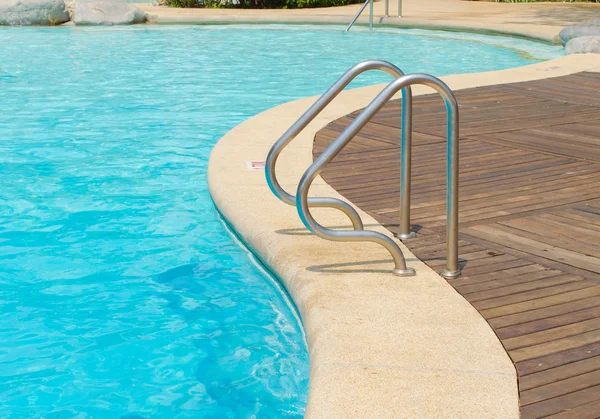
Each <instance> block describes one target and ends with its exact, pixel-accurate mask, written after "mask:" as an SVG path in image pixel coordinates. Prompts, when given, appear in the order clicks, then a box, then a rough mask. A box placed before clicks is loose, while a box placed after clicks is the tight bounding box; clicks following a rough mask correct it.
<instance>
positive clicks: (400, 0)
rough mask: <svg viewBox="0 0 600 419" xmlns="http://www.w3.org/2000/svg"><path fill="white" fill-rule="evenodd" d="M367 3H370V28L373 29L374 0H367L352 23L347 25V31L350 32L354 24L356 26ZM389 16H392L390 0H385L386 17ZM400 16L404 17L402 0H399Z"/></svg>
mask: <svg viewBox="0 0 600 419" xmlns="http://www.w3.org/2000/svg"><path fill="white" fill-rule="evenodd" d="M367 5H369V30H370V31H372V30H373V0H365V2H364V3H363V5H362V6H360V9H358V12H357V13H356V15H355V16H354V18H353V19H352V21H351V22H350V24H349V25H348V26H347V27H346V31H345V32H348V31H349V30H350V28H352V26H354V24H355V23H356V21H357V20H358V18H359V17H360V15H362V12H364V11H365V9H366V8H367ZM389 16H390V0H385V17H389ZM398 17H402V0H398Z"/></svg>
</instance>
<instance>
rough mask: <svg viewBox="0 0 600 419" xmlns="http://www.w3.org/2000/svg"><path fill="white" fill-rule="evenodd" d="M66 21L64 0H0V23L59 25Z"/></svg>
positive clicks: (67, 19) (67, 14) (67, 17)
mask: <svg viewBox="0 0 600 419" xmlns="http://www.w3.org/2000/svg"><path fill="white" fill-rule="evenodd" d="M68 21H69V13H68V12H67V7H66V6H65V2H64V0H0V25H23V26H24V25H60V24H61V23H65V22H68Z"/></svg>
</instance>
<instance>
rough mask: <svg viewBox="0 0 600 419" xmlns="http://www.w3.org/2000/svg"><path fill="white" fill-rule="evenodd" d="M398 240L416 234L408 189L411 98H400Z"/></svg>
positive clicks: (409, 181) (410, 153) (409, 176)
mask: <svg viewBox="0 0 600 419" xmlns="http://www.w3.org/2000/svg"><path fill="white" fill-rule="evenodd" d="M400 150H401V154H400V231H399V233H398V234H396V237H397V238H399V239H400V240H407V239H412V238H414V237H416V236H417V234H416V233H415V232H414V231H410V190H411V182H412V100H409V101H406V100H405V99H404V97H403V98H402V133H401V136H400Z"/></svg>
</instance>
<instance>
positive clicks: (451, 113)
mask: <svg viewBox="0 0 600 419" xmlns="http://www.w3.org/2000/svg"><path fill="white" fill-rule="evenodd" d="M415 84H422V85H425V86H428V87H431V88H433V89H434V90H436V91H437V92H438V93H439V94H440V96H442V98H443V99H444V102H445V104H446V110H447V113H448V161H447V176H448V185H447V187H448V191H447V198H448V207H447V217H448V219H447V222H448V225H447V229H446V240H447V245H446V246H447V248H446V258H447V260H446V269H445V270H444V272H443V273H442V275H443V276H444V277H445V278H456V277H458V276H459V275H460V269H459V267H458V129H459V127H458V104H457V102H456V98H455V97H454V94H453V93H452V91H451V90H450V88H449V87H448V86H447V85H446V84H445V83H444V82H442V81H441V80H439V79H438V78H436V77H433V76H430V75H427V74H410V75H408V76H404V77H401V78H399V79H396V80H394V81H393V82H391V83H390V84H389V85H388V86H387V87H386V88H385V89H383V90H382V91H381V93H379V95H377V97H375V99H373V101H372V102H371V103H370V104H369V105H368V106H367V107H366V108H365V109H364V110H363V111H362V112H361V113H360V114H359V115H358V116H357V117H356V118H355V119H354V121H352V123H350V125H348V127H347V128H346V129H345V130H344V131H343V132H342V133H341V134H340V135H339V136H338V138H336V139H335V140H334V141H333V142H332V143H331V145H329V147H327V148H326V149H325V151H323V153H321V155H320V156H319V157H318V158H317V159H316V160H315V161H314V162H313V164H312V165H311V166H310V167H309V168H308V170H307V171H306V172H305V173H304V175H303V176H302V178H301V179H300V183H299V184H298V190H297V193H296V207H297V209H298V213H299V214H300V218H301V220H302V222H303V223H304V225H305V226H306V227H307V228H308V229H309V230H310V231H312V232H313V233H315V234H316V235H317V236H319V237H322V238H324V239H329V240H334V241H369V242H375V243H378V244H380V245H382V246H384V247H385V248H386V249H387V250H388V251H389V252H390V254H391V255H392V257H393V258H394V262H395V264H396V266H395V269H394V270H393V272H394V273H395V274H397V275H402V276H408V275H414V270H412V272H411V269H410V268H408V269H407V268H406V262H405V260H404V255H403V254H402V251H401V250H400V248H399V247H398V245H397V244H396V243H395V242H394V241H393V240H392V239H391V238H389V237H388V236H386V235H384V234H381V233H378V232H375V231H366V230H361V231H336V230H331V229H328V228H326V227H323V226H322V225H320V224H319V223H318V222H317V221H316V220H315V219H314V218H313V216H312V214H311V213H310V209H309V205H308V190H309V188H310V185H311V184H312V182H313V181H314V180H315V178H316V177H317V176H318V175H319V173H320V172H321V170H323V168H324V167H325V166H326V165H327V164H328V163H330V162H331V160H333V158H334V157H335V156H336V155H337V154H338V153H339V152H340V151H341V150H342V149H343V148H344V147H345V146H346V145H347V144H348V143H349V142H350V140H352V138H354V136H355V135H356V134H357V133H358V132H359V131H360V130H361V129H362V128H363V127H364V126H365V125H366V124H367V122H369V120H371V118H372V117H373V116H374V115H375V114H376V113H377V112H378V111H379V110H380V109H381V108H382V107H383V106H384V105H385V104H386V103H387V102H388V101H389V100H390V99H391V98H392V97H393V96H394V95H395V94H396V93H398V91H399V90H401V89H405V88H406V87H408V86H411V85H415Z"/></svg>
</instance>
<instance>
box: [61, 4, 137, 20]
mask: <svg viewBox="0 0 600 419" xmlns="http://www.w3.org/2000/svg"><path fill="white" fill-rule="evenodd" d="M72 14H73V16H72V19H73V22H74V23H75V25H131V24H133V23H144V22H145V21H146V20H147V17H146V13H144V12H143V11H142V10H141V9H140V8H139V7H136V6H134V5H133V4H130V3H124V2H122V1H120V0H95V1H85V2H79V1H78V2H76V3H75V4H74V5H73V6H72Z"/></svg>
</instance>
